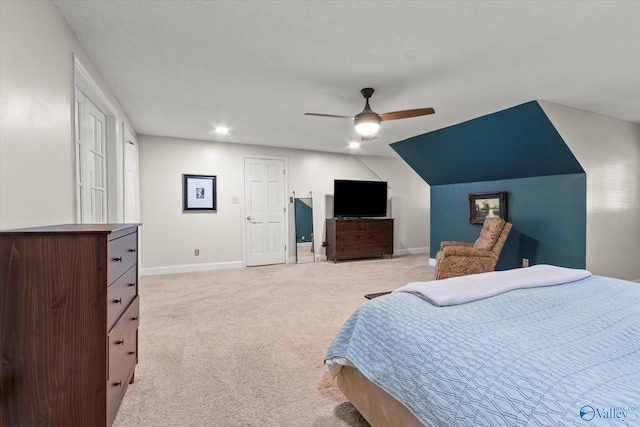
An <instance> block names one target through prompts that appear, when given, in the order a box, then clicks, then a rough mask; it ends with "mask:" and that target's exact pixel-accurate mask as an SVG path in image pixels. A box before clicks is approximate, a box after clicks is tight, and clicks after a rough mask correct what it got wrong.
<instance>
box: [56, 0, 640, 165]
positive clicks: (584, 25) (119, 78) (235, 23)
mask: <svg viewBox="0 0 640 427" xmlns="http://www.w3.org/2000/svg"><path fill="white" fill-rule="evenodd" d="M54 4H55V5H56V6H57V8H58V9H59V10H60V12H61V13H62V15H63V16H64V18H65V19H66V20H67V22H68V23H69V25H70V26H71V28H72V30H73V31H74V33H75V34H76V36H77V37H78V39H79V41H80V43H81V44H82V46H83V47H84V49H85V50H86V51H87V53H88V54H89V56H90V58H91V60H92V61H93V62H94V63H95V65H96V66H97V68H98V69H99V70H100V72H101V73H102V75H103V77H104V78H105V80H106V81H107V83H108V84H109V86H110V87H111V89H112V90H113V92H114V93H115V95H116V96H117V98H118V99H119V100H120V102H121V104H122V106H123V108H124V109H125V111H126V112H127V114H128V116H129V118H130V119H131V121H132V123H133V126H134V127H135V129H136V131H137V132H138V133H143V134H151V135H163V136H172V137H180V138H192V139H200V140H219V141H225V142H232V143H244V144H258V145H269V146H278V147H291V148H302V149H312V150H322V151H331V152H342V153H354V154H371V155H383V156H395V153H394V151H393V150H392V149H391V148H390V147H389V144H390V143H392V142H396V141H401V140H404V139H407V138H410V137H412V136H416V135H420V134H424V133H428V132H432V131H434V130H437V129H441V128H445V127H447V126H451V125H453V124H456V123H462V122H464V121H467V120H470V119H472V118H475V117H479V116H482V115H485V114H488V113H492V112H495V111H500V110H503V109H505V108H508V107H511V106H513V105H519V104H522V103H524V102H527V101H530V100H532V99H540V100H545V101H550V102H553V103H557V104H562V105H567V106H570V107H574V108H580V109H584V110H588V111H592V112H596V113H601V114H605V115H609V116H613V117H616V118H620V119H624V120H629V121H635V122H639V123H640V2H639V1H588V2H586V1H456V2H452V1H375V2H374V1H324V0H323V1H251V0H243V1H202V0H201V1H193V0H180V1H177V0H129V1H76V0H54ZM364 87H372V88H374V89H375V94H374V96H373V98H372V99H371V107H372V109H373V110H374V111H376V112H378V113H384V112H388V111H396V110H404V109H413V108H422V107H434V108H435V110H436V114H434V115H430V116H424V117H417V118H411V119H406V120H397V121H392V122H384V123H382V127H381V129H380V131H379V133H378V137H377V139H374V140H371V141H368V142H365V143H363V144H362V145H361V147H360V148H359V149H356V150H353V151H350V149H349V148H348V147H347V143H348V142H349V141H352V140H358V137H357V134H356V133H355V131H354V129H353V123H352V122H351V121H349V120H332V119H325V118H318V117H307V116H304V113H306V112H313V113H328V114H337V115H346V116H353V115H355V114H357V113H359V112H360V111H361V110H362V108H363V106H364V102H363V98H362V96H361V95H360V89H362V88H364ZM218 125H225V126H228V127H229V128H230V133H229V134H228V135H226V136H219V135H216V134H214V133H213V132H212V130H213V128H214V126H218Z"/></svg>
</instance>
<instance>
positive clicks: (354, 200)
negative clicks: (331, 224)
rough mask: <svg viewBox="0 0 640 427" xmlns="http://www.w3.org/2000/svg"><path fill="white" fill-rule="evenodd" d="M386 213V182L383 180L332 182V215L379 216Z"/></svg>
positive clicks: (339, 180) (342, 180)
mask: <svg viewBox="0 0 640 427" xmlns="http://www.w3.org/2000/svg"><path fill="white" fill-rule="evenodd" d="M386 215H387V183H386V182H384V181H352V180H346V179H336V180H334V182H333V216H334V217H358V218H361V217H381V216H386Z"/></svg>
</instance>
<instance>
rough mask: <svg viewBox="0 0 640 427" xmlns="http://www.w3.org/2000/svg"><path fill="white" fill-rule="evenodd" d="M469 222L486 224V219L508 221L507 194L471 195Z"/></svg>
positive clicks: (503, 192)
mask: <svg viewBox="0 0 640 427" xmlns="http://www.w3.org/2000/svg"><path fill="white" fill-rule="evenodd" d="M469 210H470V216H469V222H471V224H484V220H485V219H486V218H496V217H497V218H502V219H504V220H505V221H506V220H507V192H506V191H498V192H495V193H471V194H469Z"/></svg>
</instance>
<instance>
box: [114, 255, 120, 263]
mask: <svg viewBox="0 0 640 427" xmlns="http://www.w3.org/2000/svg"><path fill="white" fill-rule="evenodd" d="M113 260H114V261H116V262H122V257H121V256H117V257H115V258H114V259H113Z"/></svg>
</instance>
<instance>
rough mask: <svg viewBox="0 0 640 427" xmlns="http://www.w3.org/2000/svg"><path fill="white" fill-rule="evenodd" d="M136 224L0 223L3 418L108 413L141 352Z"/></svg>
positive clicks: (91, 421) (107, 421) (107, 418)
mask: <svg viewBox="0 0 640 427" xmlns="http://www.w3.org/2000/svg"><path fill="white" fill-rule="evenodd" d="M138 225H139V224H92V225H90V224H83V225H60V226H51V227H37V228H29V229H21V230H9V231H2V232H0V350H1V351H2V359H1V360H0V425H2V426H12V427H20V426H36V425H43V426H91V427H95V426H110V425H111V424H112V423H113V420H114V419H115V416H116V414H117V412H118V408H119V406H120V402H121V401H122V398H123V396H124V393H125V390H126V388H127V385H128V384H129V383H130V382H133V378H134V371H135V366H136V363H137V362H138V324H139V321H140V320H139V319H140V315H139V302H140V299H139V297H138V264H137V259H138Z"/></svg>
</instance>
